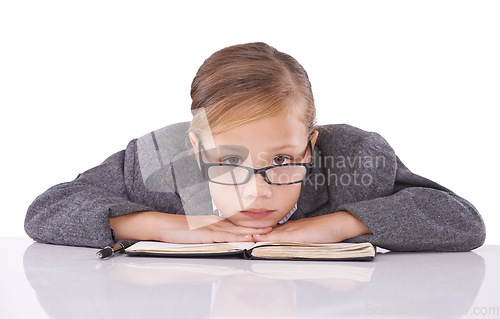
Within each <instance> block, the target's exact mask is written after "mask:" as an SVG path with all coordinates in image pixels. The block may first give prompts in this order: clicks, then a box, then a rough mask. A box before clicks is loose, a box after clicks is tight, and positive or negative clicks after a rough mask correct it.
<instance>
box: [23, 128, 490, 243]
mask: <svg viewBox="0 0 500 319" xmlns="http://www.w3.org/2000/svg"><path fill="white" fill-rule="evenodd" d="M188 127H189V123H188V122H183V123H178V124H174V125H170V126H167V127H165V128H162V129H160V130H157V131H154V132H151V133H150V134H147V135H145V136H143V137H141V138H139V139H135V140H132V141H131V142H130V143H129V144H128V146H127V148H126V149H125V150H124V151H120V152H118V153H115V154H114V155H112V156H110V157H109V158H108V159H106V160H105V161H104V162H103V163H102V164H101V165H99V166H97V167H94V168H92V169H90V170H88V171H86V172H84V173H82V174H80V175H79V176H78V177H77V178H76V179H75V180H73V181H71V182H67V183H62V184H58V185H55V186H53V187H51V188H49V189H48V190H47V191H45V192H44V193H43V194H41V195H40V196H38V197H37V198H36V199H35V201H34V202H33V203H32V204H31V206H30V207H29V208H28V212H27V215H26V219H25V230H26V232H27V234H28V235H29V236H30V237H31V238H33V239H34V240H37V241H39V242H45V243H53V244H61V245H74V246H89V247H102V246H105V245H108V244H110V243H112V242H113V238H112V231H111V229H110V226H109V219H108V217H110V216H119V215H124V214H129V213H132V212H138V211H159V212H164V213H172V214H186V215H199V214H211V213H212V206H211V198H210V193H209V190H208V183H207V182H206V181H204V180H203V179H202V177H201V174H200V171H199V169H198V166H197V164H196V160H195V157H194V154H193V152H192V150H191V146H190V144H189V141H188V139H187V134H186V132H187V130H188ZM318 130H319V136H318V140H317V143H316V145H315V148H314V155H313V159H314V165H313V168H312V170H311V174H310V176H309V177H308V179H307V180H305V181H304V182H303V185H302V190H301V193H300V197H299V200H298V202H297V210H296V212H295V213H294V214H293V215H292V217H291V219H301V218H307V217H313V216H319V215H324V214H329V213H334V212H336V211H340V210H346V211H348V212H350V213H351V214H353V215H354V216H356V217H357V218H359V219H360V220H362V221H363V222H364V223H365V224H366V226H367V227H368V228H369V229H370V231H371V232H372V234H369V235H362V236H358V237H355V238H352V239H349V240H347V241H349V242H363V241H369V242H371V243H373V244H375V245H377V246H380V247H383V248H386V249H390V250H394V251H467V250H471V249H474V248H476V247H479V246H481V245H482V244H483V242H484V239H485V227H484V223H483V220H482V219H481V216H480V215H479V213H478V212H477V210H476V209H475V208H474V207H473V206H472V205H471V204H470V203H469V202H467V201H466V200H465V199H463V198H460V197H459V196H457V195H456V194H454V193H453V192H451V191H450V190H448V189H446V188H444V187H442V186H440V185H439V184H437V183H435V182H433V181H430V180H428V179H426V178H423V177H421V176H418V175H416V174H413V173H412V172H410V170H408V169H407V168H406V167H405V166H404V165H403V163H402V162H401V161H400V160H399V158H398V157H397V156H396V154H395V153H394V150H393V149H392V148H391V147H390V145H389V144H388V143H387V142H386V141H385V140H384V139H383V138H382V137H381V136H380V135H378V134H376V133H372V132H366V131H363V130H360V129H358V128H355V127H352V126H349V125H345V124H335V125H325V126H320V127H318Z"/></svg>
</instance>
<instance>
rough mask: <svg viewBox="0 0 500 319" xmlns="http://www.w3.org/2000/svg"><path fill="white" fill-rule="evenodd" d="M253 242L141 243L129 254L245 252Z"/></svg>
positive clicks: (134, 246) (130, 250) (130, 248)
mask: <svg viewBox="0 0 500 319" xmlns="http://www.w3.org/2000/svg"><path fill="white" fill-rule="evenodd" d="M254 244H255V243H253V242H235V243H213V244H172V243H164V242H156V241H140V242H137V243H135V244H134V245H132V246H130V247H128V248H127V249H126V250H125V251H127V252H151V253H176V254H182V253H185V254H196V253H218V252H234V251H243V250H245V249H249V248H251V247H252V246H253V245H254Z"/></svg>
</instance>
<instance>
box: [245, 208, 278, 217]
mask: <svg viewBox="0 0 500 319" xmlns="http://www.w3.org/2000/svg"><path fill="white" fill-rule="evenodd" d="M274 212H275V210H270V209H265V208H253V209H246V210H242V211H240V213H242V214H243V215H245V216H248V217H251V218H264V217H267V216H269V215H271V214H272V213H274Z"/></svg>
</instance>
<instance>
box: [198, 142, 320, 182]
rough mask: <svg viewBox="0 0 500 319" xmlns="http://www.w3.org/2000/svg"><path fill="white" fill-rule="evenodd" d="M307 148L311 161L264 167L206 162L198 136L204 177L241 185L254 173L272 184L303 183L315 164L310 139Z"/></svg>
mask: <svg viewBox="0 0 500 319" xmlns="http://www.w3.org/2000/svg"><path fill="white" fill-rule="evenodd" d="M307 148H308V149H309V150H310V153H311V162H309V163H289V164H282V165H272V166H267V167H263V168H258V169H256V168H253V167H248V166H243V165H238V164H226V163H205V162H203V158H202V156H201V154H202V153H201V139H200V138H199V137H198V151H199V158H200V168H201V172H202V175H203V178H204V179H205V180H207V181H210V182H212V183H216V184H222V185H241V184H245V183H247V182H248V181H249V180H250V178H251V177H252V175H254V174H260V175H262V177H263V178H264V180H265V181H266V182H267V183H268V184H271V185H290V184H296V183H301V182H302V181H303V180H304V179H306V177H307V176H308V174H309V172H310V169H311V167H312V165H313V162H312V145H311V142H310V141H309V142H308V143H307Z"/></svg>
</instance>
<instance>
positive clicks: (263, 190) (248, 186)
mask: <svg viewBox="0 0 500 319" xmlns="http://www.w3.org/2000/svg"><path fill="white" fill-rule="evenodd" d="M242 186H243V196H244V197H246V198H259V197H263V198H269V197H271V195H272V191H271V186H272V185H270V184H268V183H267V182H266V181H265V180H264V176H262V175H260V174H255V175H253V176H252V177H251V178H250V180H249V181H248V182H247V183H245V184H243V185H242Z"/></svg>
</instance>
